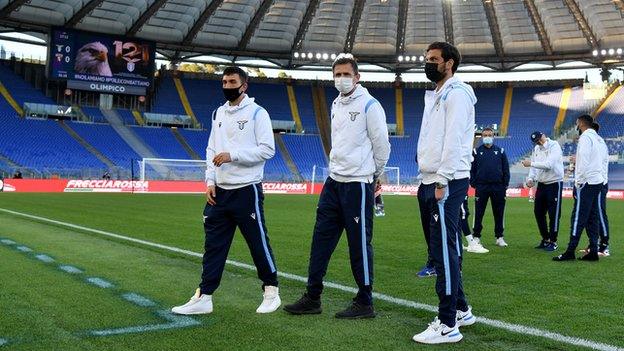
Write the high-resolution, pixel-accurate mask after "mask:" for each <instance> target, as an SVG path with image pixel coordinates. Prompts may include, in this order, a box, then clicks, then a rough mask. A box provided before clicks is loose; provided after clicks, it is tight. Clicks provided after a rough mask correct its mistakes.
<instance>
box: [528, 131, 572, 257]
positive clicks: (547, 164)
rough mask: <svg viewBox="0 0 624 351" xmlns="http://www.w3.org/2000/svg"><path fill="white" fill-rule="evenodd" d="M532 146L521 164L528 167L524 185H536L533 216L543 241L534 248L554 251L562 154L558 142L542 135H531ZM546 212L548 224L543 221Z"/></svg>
mask: <svg viewBox="0 0 624 351" xmlns="http://www.w3.org/2000/svg"><path fill="white" fill-rule="evenodd" d="M531 142H533V144H535V147H534V148H533V154H532V155H531V159H530V160H524V161H522V165H524V166H525V167H531V169H530V170H529V176H528V177H527V181H526V184H527V186H528V187H529V188H532V187H534V186H535V185H537V191H536V192H535V199H534V204H533V206H534V207H533V213H534V214H535V220H536V221H537V228H538V229H539V231H540V235H541V236H542V241H541V242H540V243H539V245H537V246H536V247H535V248H536V249H544V250H546V251H555V250H557V248H558V246H557V236H558V233H559V220H560V219H561V192H562V190H563V152H562V151H561V146H560V145H559V143H558V142H556V141H554V140H551V139H550V138H548V137H547V136H546V135H544V134H543V133H542V132H539V131H535V132H533V133H532V134H531ZM546 213H548V218H549V220H550V222H549V223H547V222H546Z"/></svg>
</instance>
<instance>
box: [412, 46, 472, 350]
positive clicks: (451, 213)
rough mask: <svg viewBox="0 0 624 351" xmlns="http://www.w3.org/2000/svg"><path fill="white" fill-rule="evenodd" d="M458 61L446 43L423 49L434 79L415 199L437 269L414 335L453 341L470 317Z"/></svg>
mask: <svg viewBox="0 0 624 351" xmlns="http://www.w3.org/2000/svg"><path fill="white" fill-rule="evenodd" d="M460 61H461V56H460V54H459V51H458V50H457V49H456V48H455V47H454V46H453V45H451V44H449V43H444V42H435V43H432V44H431V45H429V47H428V48H427V53H426V64H425V73H426V75H427V78H428V79H429V80H431V81H432V82H434V83H435V84H436V89H435V91H428V92H426V94H425V110H424V113H423V120H422V126H421V128H420V136H419V139H418V151H417V161H418V167H419V169H420V172H421V174H420V177H421V179H422V183H421V185H420V187H419V188H418V204H419V207H420V215H421V221H422V226H423V231H424V233H425V238H426V241H427V244H428V245H427V246H428V249H429V250H428V251H429V254H428V256H429V260H430V261H431V263H432V265H433V267H434V268H435V272H436V286H435V287H436V292H437V294H438V298H439V301H440V303H439V305H438V316H436V317H435V318H434V320H433V322H432V323H430V324H429V327H428V328H427V329H426V330H425V331H423V332H422V333H419V334H416V335H414V337H413V340H414V341H416V342H420V343H425V344H440V343H454V342H458V341H460V340H461V339H462V338H463V336H462V334H461V332H460V331H459V327H460V326H465V325H470V324H473V323H474V322H475V317H474V316H473V315H472V311H471V308H470V307H469V306H468V302H467V301H466V298H465V296H464V291H463V287H462V278H461V275H460V261H459V256H460V255H461V248H460V242H459V240H458V238H457V233H458V231H459V223H458V222H459V217H460V215H459V212H460V208H461V204H462V202H463V201H464V199H465V197H466V194H467V192H468V184H469V178H470V162H471V152H472V143H473V138H474V124H475V110H474V105H475V104H476V102H477V98H476V97H475V94H474V92H473V90H472V87H471V86H469V85H468V84H465V83H463V82H462V81H461V80H460V79H459V78H457V77H454V74H455V71H457V67H458V66H459V63H460Z"/></svg>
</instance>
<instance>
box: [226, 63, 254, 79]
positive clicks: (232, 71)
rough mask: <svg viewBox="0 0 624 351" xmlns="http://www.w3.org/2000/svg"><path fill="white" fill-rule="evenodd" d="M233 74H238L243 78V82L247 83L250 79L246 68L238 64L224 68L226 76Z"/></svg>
mask: <svg viewBox="0 0 624 351" xmlns="http://www.w3.org/2000/svg"><path fill="white" fill-rule="evenodd" d="M232 74H238V76H239V77H240V79H241V83H247V81H248V80H249V75H248V74H247V72H245V70H244V69H242V68H240V67H238V66H229V67H226V68H225V69H224V70H223V75H224V76H229V75H232Z"/></svg>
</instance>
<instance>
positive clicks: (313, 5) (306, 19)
mask: <svg viewBox="0 0 624 351" xmlns="http://www.w3.org/2000/svg"><path fill="white" fill-rule="evenodd" d="M319 2H320V0H310V3H309V4H308V8H307V10H306V13H305V15H304V16H303V20H302V21H301V23H300V24H299V30H297V35H296V36H295V41H293V43H292V47H291V48H290V51H291V52H295V51H297V50H299V49H301V44H302V43H303V36H304V35H305V34H306V33H307V32H308V27H310V22H312V17H314V14H315V13H316V10H317V9H318V5H319Z"/></svg>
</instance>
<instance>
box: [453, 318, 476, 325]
mask: <svg viewBox="0 0 624 351" xmlns="http://www.w3.org/2000/svg"><path fill="white" fill-rule="evenodd" d="M475 323H477V318H476V317H474V316H473V317H472V318H471V319H470V320H469V321H468V322H465V321H464V320H462V321H456V322H455V324H457V327H458V328H461V327H468V326H471V325H473V324H475Z"/></svg>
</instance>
